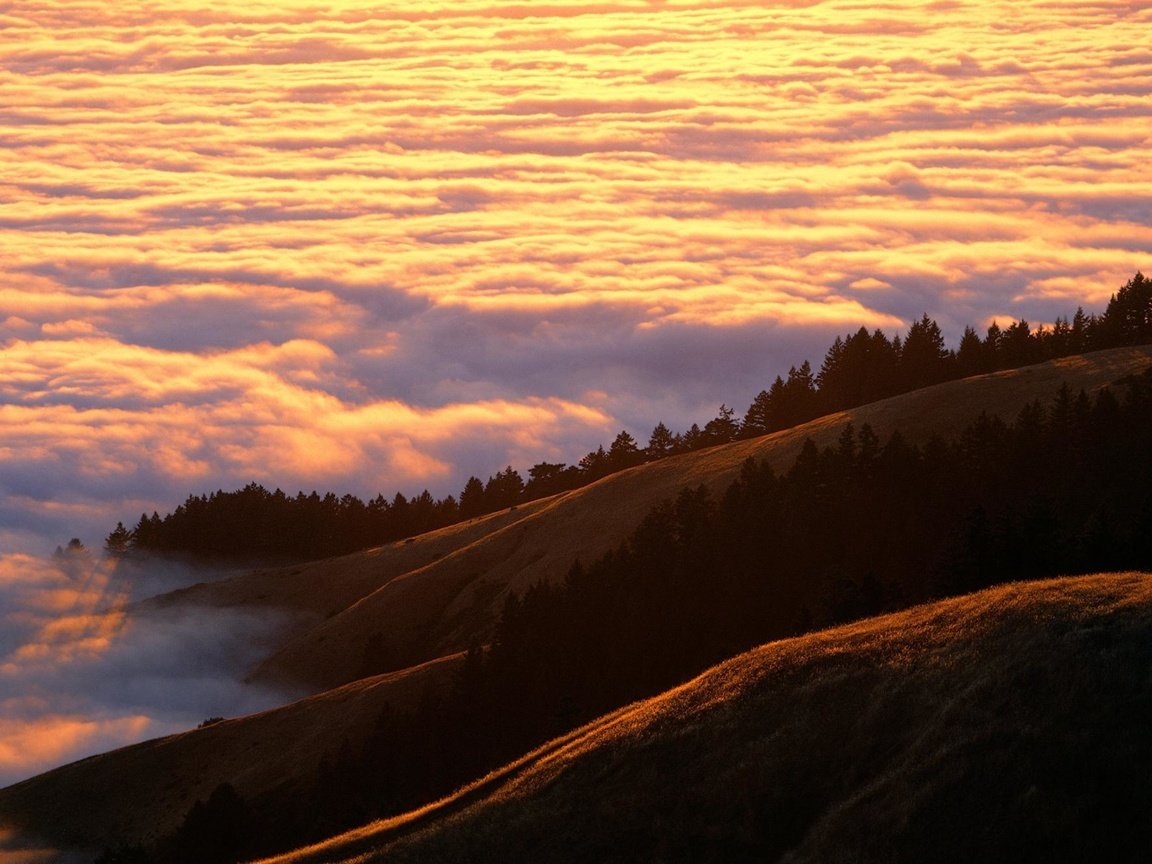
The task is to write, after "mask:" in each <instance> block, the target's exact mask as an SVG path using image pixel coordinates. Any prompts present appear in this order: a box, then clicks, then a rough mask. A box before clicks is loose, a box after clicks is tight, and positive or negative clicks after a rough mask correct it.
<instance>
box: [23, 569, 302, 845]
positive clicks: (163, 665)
mask: <svg viewBox="0 0 1152 864" xmlns="http://www.w3.org/2000/svg"><path fill="white" fill-rule="evenodd" d="M226 575H227V574H226V573H224V572H221V571H206V570H198V569H194V568H191V567H187V566H183V565H177V564H171V563H161V562H156V561H149V562H126V561H121V560H117V559H112V558H107V557H104V556H103V555H100V554H95V553H92V552H89V551H88V550H86V549H80V548H71V549H66V550H63V551H62V553H61V554H58V555H55V556H46V557H38V556H33V555H26V554H8V555H3V556H0V786H5V785H8V784H11V783H15V782H17V781H19V780H22V779H24V778H26V777H29V776H32V775H35V774H38V773H40V772H43V771H45V770H48V769H50V768H53V767H55V766H58V765H61V764H64V763H67V762H71V761H74V760H76V759H80V758H83V757H85V756H88V755H91V754H94V753H99V752H103V751H106V750H109V749H112V748H115V747H119V746H122V745H125V744H129V743H132V742H136V741H141V740H145V739H148V738H154V737H158V736H162V735H166V734H170V733H173V732H178V731H182V730H186V729H189V728H192V727H195V726H196V725H197V724H199V723H200V722H202V721H203V720H205V719H207V718H209V717H217V716H224V717H233V716H237V715H241V714H247V713H252V712H255V711H260V710H264V709H266V708H270V707H273V706H275V705H277V704H282V703H283V702H284V701H287V700H288V699H290V698H291V697H292V695H293V694H290V693H285V692H277V691H275V690H272V689H269V688H267V687H264V686H255V685H250V684H246V683H244V681H243V678H244V675H245V673H246V671H247V670H248V669H249V668H250V667H251V666H252V664H253V663H254V662H255V661H256V660H257V659H259V658H260V657H261V656H262V652H264V651H265V650H266V648H267V646H268V644H269V641H270V640H271V638H272V637H273V636H274V634H275V633H276V632H277V631H278V629H279V628H280V627H282V626H283V625H284V623H285V618H284V617H282V616H278V615H277V614H275V613H269V612H267V611H264V610H261V611H260V612H258V613H257V612H250V611H238V610H229V609H212V608H204V607H193V606H187V605H177V606H166V607H164V608H160V607H157V606H153V605H148V606H144V607H142V606H140V605H138V604H139V603H140V601H142V600H145V599H147V598H149V597H155V596H157V595H158V594H162V593H165V592H167V591H171V590H173V589H175V588H178V587H181V586H184V585H188V584H192V583H194V582H199V581H205V580H206V579H217V578H223V577H225V576H226ZM6 860H7V859H6Z"/></svg>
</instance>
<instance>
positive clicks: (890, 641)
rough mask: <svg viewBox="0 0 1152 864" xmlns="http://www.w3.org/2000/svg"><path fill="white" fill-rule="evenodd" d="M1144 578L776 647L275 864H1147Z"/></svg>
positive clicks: (1150, 628)
mask: <svg viewBox="0 0 1152 864" xmlns="http://www.w3.org/2000/svg"><path fill="white" fill-rule="evenodd" d="M1150 664H1152V575H1150V574H1140V573H1122V574H1110V575H1099V576H1089V577H1077V578H1067V579H1055V580H1048V581H1043V582H1031V583H1018V584H1011V585H1007V586H1001V587H998V588H993V589H988V590H985V591H982V592H979V593H977V594H974V595H969V596H966V597H961V598H956V599H952V600H946V601H942V602H938V603H933V604H930V605H926V606H921V607H917V608H913V609H910V610H907V611H905V612H900V613H896V614H892V615H888V616H884V617H881V618H875V619H869V620H865V621H861V622H859V623H856V624H852V625H848V626H844V627H839V628H835V629H832V630H828V631H824V632H819V633H814V634H810V635H808V636H802V637H797V638H794V639H788V640H784V641H782V642H776V643H771V644H768V645H765V646H763V647H761V648H758V649H755V650H753V651H750V652H748V653H747V654H744V655H741V656H739V657H736V658H734V659H732V660H730V661H728V662H726V663H723V664H721V665H719V666H717V667H716V668H714V669H712V670H709V671H708V672H706V673H705V674H703V675H701V676H700V677H698V678H696V679H695V680H693V681H690V682H688V683H687V684H685V685H683V686H681V687H678V688H676V689H674V690H672V691H669V692H668V693H665V694H663V695H661V696H658V697H656V698H654V699H650V700H646V701H644V702H640V703H637V704H635V705H632V706H629V707H627V708H624V709H622V710H620V711H617V712H614V713H613V714H610V715H608V716H606V717H603V718H601V719H600V720H597V721H595V722H593V723H591V724H589V725H588V726H586V727H584V728H583V729H580V730H578V731H576V732H574V733H572V734H570V735H567V736H564V737H563V738H561V739H559V740H557V741H555V742H551V743H550V744H548V745H546V746H544V747H542V748H540V749H539V750H537V751H536V752H534V753H532V754H529V755H528V756H527V757H525V758H524V759H522V760H519V761H518V762H517V763H515V764H514V765H512V766H510V767H509V768H507V769H505V770H503V771H500V772H495V773H494V774H493V775H491V776H490V777H489V778H486V779H484V780H482V781H479V782H478V783H477V784H475V785H474V786H472V787H469V788H466V789H465V790H463V791H462V792H460V793H458V794H457V795H456V796H453V797H451V798H448V799H445V800H444V801H442V802H440V803H438V804H436V805H433V806H432V807H429V808H425V810H423V811H417V812H415V813H413V814H408V815H405V816H402V817H399V818H396V819H392V820H387V821H384V822H381V823H376V824H374V825H371V826H367V827H365V828H363V829H361V830H359V831H354V832H350V833H349V834H346V835H343V836H342V837H338V838H335V839H333V840H332V841H330V842H328V843H326V844H322V845H321V846H318V847H314V848H312V849H308V850H301V851H300V852H297V853H293V854H289V855H285V856H282V857H277V858H274V859H268V861H269V862H273V861H274V862H276V864H318V862H346V864H352V862H356V864H368V862H385V861H387V862H406V861H413V862H415V861H437V862H465V861H469V862H472V861H491V862H513V861H546V862H584V861H604V862H606V861H639V860H660V861H685V862H687V861H692V862H697V861H716V862H721V861H743V860H776V859H779V860H783V861H788V862H808V861H811V862H839V861H844V862H847V861H907V862H919V861H929V860H931V861H991V860H1003V861H1009V860H1010V861H1033V860H1035V861H1087V860H1097V861H1104V860H1107V861H1137V860H1147V858H1148V856H1149V855H1150V854H1152V822H1149V820H1148V819H1147V813H1148V807H1149V806H1150V805H1152V784H1150V783H1148V780H1147V778H1148V776H1149V772H1150V771H1152V739H1149V736H1148V734H1147V730H1148V728H1149V723H1150V722H1152V678H1150V677H1149V676H1148V668H1149V666H1150Z"/></svg>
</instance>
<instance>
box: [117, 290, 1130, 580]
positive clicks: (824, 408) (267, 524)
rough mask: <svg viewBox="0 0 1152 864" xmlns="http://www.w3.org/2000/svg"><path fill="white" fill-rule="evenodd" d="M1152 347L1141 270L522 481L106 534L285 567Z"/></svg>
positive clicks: (880, 340) (246, 512)
mask: <svg viewBox="0 0 1152 864" xmlns="http://www.w3.org/2000/svg"><path fill="white" fill-rule="evenodd" d="M1147 342H1152V279H1148V278H1146V277H1145V276H1144V275H1143V274H1142V273H1140V272H1137V273H1136V274H1135V275H1134V276H1133V277H1132V278H1131V279H1130V280H1129V281H1128V282H1127V283H1125V284H1124V285H1123V286H1121V287H1120V289H1119V290H1118V291H1117V292H1116V293H1115V294H1114V295H1112V297H1111V299H1110V301H1109V302H1108V304H1107V307H1106V309H1105V310H1104V312H1103V313H1101V314H1099V315H1097V314H1091V315H1086V314H1085V313H1084V311H1083V309H1082V308H1080V309H1077V310H1076V312H1075V314H1074V315H1072V316H1071V318H1068V317H1061V318H1058V319H1057V320H1056V322H1055V323H1054V324H1053V325H1052V326H1051V327H1046V326H1040V327H1037V328H1035V329H1033V328H1032V327H1031V326H1030V325H1029V324H1028V322H1027V321H1024V320H1020V321H1016V322H1014V323H1013V324H1011V325H1010V326H1008V327H1007V328H1005V329H1001V328H1000V327H999V326H998V325H997V324H995V323H993V324H992V325H991V326H990V327H988V329H987V331H986V332H985V334H984V335H983V337H981V336H980V334H979V333H977V331H976V330H975V329H974V328H972V327H968V328H966V330H965V332H964V335H963V337H962V338H961V340H960V343H959V345H958V346H957V348H956V349H955V350H951V349H949V348H947V347H946V345H945V343H944V338H943V336H942V334H941V331H940V327H939V326H938V325H937V323H936V322H935V321H933V320H932V319H930V318H929V317H928V316H927V315H924V316H923V317H922V318H921V319H920V320H918V321H916V322H914V323H913V324H912V325H911V326H910V327H909V329H908V331H907V333H905V334H904V336H903V337H901V336H899V335H897V336H893V337H892V338H889V337H888V336H887V335H885V334H884V333H883V332H882V331H881V330H875V331H872V332H869V331H868V330H867V329H866V328H863V327H861V328H860V329H859V330H857V331H856V332H855V333H849V334H847V335H846V336H844V337H837V338H836V339H835V341H834V342H833V343H832V345H831V346H830V347H829V348H828V350H827V352H826V354H825V356H824V359H823V362H822V363H821V365H820V368H819V370H817V371H815V372H814V371H813V369H812V366H811V364H810V363H809V362H808V361H804V362H803V363H801V364H800V365H799V366H793V367H792V368H791V369H790V370H789V372H788V375H787V376H786V377H784V376H777V378H776V379H775V381H774V382H773V383H772V384H771V386H770V387H768V388H767V389H765V390H762V391H761V392H760V393H759V394H758V395H757V396H756V397H755V398H754V399H753V401H752V403H751V404H750V405H749V406H748V409H747V410H746V411H745V412H744V414H743V416H742V417H739V418H738V417H737V416H736V412H735V411H734V410H733V409H731V408H729V407H728V406H727V405H721V406H720V409H719V411H718V413H717V415H716V416H715V417H714V418H712V419H710V420H708V421H706V422H705V423H704V424H703V425H702V426H701V425H700V424H697V423H694V424H692V426H691V427H690V428H689V429H687V430H686V431H683V432H673V431H672V430H670V429H669V428H668V427H667V426H665V425H664V423H662V422H661V423H658V424H657V425H656V427H655V428H654V429H653V430H652V432H651V434H650V436H649V438H648V443H647V445H646V446H644V447H641V446H640V443H639V442H638V441H637V439H636V438H635V437H633V436H632V435H631V434H630V433H629V432H627V431H621V432H620V433H619V434H618V435H617V436H616V438H615V439H614V440H613V441H612V443H611V444H610V445H609V446H608V448H607V449H605V447H604V446H603V445H601V446H599V447H597V448H596V449H595V450H593V451H590V452H589V453H588V454H587V455H585V456H584V457H583V458H582V459H581V460H580V461H579V463H578V464H576V465H567V464H563V463H549V462H540V463H538V464H536V465H533V466H532V467H531V468H529V469H527V480H525V479H524V475H522V474H521V473H520V472H519V471H518V470H516V469H514V468H513V467H512V466H510V465H509V466H507V467H506V468H505V469H503V470H501V471H497V472H496V473H495V474H494V475H492V476H490V477H489V478H488V480H487V482H484V481H482V480H481V479H480V478H478V477H475V476H473V477H470V478H469V479H468V481H467V483H466V484H465V485H464V487H463V489H462V490H461V492H460V495H459V497H456V496H452V495H449V496H447V497H445V498H443V499H436V498H434V497H433V496H432V495H431V494H430V493H429V492H428V491H427V490H424V491H423V492H421V493H420V494H418V495H415V496H413V497H407V496H405V495H404V494H402V493H400V492H396V493H395V494H394V495H392V496H391V497H388V496H386V495H384V494H380V495H377V496H376V497H375V498H372V499H371V500H369V501H367V502H365V501H363V500H361V499H360V498H358V497H356V496H354V495H350V494H345V495H337V494H336V493H334V492H328V493H326V494H324V495H320V494H319V493H317V492H315V491H313V492H311V493H307V494H306V493H304V492H298V493H297V494H296V495H289V494H286V493H285V492H283V491H282V490H280V489H276V490H274V491H269V490H268V489H266V488H265V487H264V486H262V485H260V484H258V483H254V482H253V483H249V484H248V485H247V486H245V487H243V488H242V489H238V490H236V491H233V492H225V491H223V490H218V491H216V492H212V493H208V494H201V495H190V496H189V497H188V498H187V499H186V500H185V501H184V503H183V504H181V505H179V506H178V507H176V509H175V510H173V511H172V512H171V513H168V514H167V515H165V516H163V517H162V516H160V515H159V513H156V512H153V513H152V514H151V515H148V514H146V513H145V514H141V516H140V518H139V520H138V521H137V522H136V524H135V526H133V527H127V526H125V525H124V524H123V523H122V522H121V523H119V524H117V526H116V528H115V529H114V530H113V531H112V532H110V533H109V535H108V536H107V538H106V540H105V548H106V550H107V551H108V552H109V553H110V554H113V555H125V554H132V553H139V554H143V553H161V554H166V555H180V556H185V557H188V558H192V559H197V560H213V561H223V562H242V563H247V562H259V563H273V562H288V561H299V560H309V559H318V558H325V557H330V556H333V555H340V554H344V553H348V552H353V551H356V550H359V549H365V548H368V547H371V546H378V545H381V544H384V543H388V542H392V541H396V540H401V539H403V538H406V537H410V536H413V535H416V534H420V533H423V532H426V531H431V530H434V529H436V528H441V527H444V526H446V525H451V524H453V523H455V522H458V521H461V520H466V519H471V518H474V517H476V516H481V515H484V514H486V513H492V512H496V511H498V510H502V509H505V508H508V507H514V506H516V505H518V504H522V503H526V502H528V501H532V500H535V499H538V498H543V497H546V496H548V495H553V494H555V493H557V492H562V491H565V490H569V489H575V488H578V487H580V486H583V485H586V484H588V483H592V482H594V481H596V480H599V479H600V478H602V477H605V476H607V475H609V474H612V473H614V472H617V471H621V470H624V469H626V468H630V467H633V466H635V465H639V464H643V463H644V462H651V461H655V460H658V459H662V458H665V457H667V456H671V455H675V454H677V453H683V452H687V451H691V450H698V449H701V448H704V447H711V446H714V445H717V444H725V443H728V442H731V441H734V440H737V439H740V438H753V437H756V436H758V435H765V434H768V433H770V432H775V431H778V430H781V429H787V428H790V427H792V426H795V425H797V424H799V423H803V422H805V421H807V420H811V419H813V418H815V417H819V416H821V415H823V414H827V413H830V412H833V411H839V410H842V409H845V408H853V407H855V406H857V405H862V404H865V403H868V402H872V401H875V400H877V399H883V398H886V397H888V396H895V395H897V394H900V393H905V392H909V391H911V390H916V389H918V388H921V387H925V386H929V385H932V384H937V383H940V382H943V381H948V380H954V379H957V378H963V377H967V376H969V375H975V374H980V373H984V372H992V371H997V370H1001V369H1013V368H1018V367H1020V366H1025V365H1028V364H1031V363H1038V362H1042V361H1044V360H1050V359H1053V358H1057V357H1066V356H1071V355H1075V354H1081V353H1085V352H1088V351H1095V350H1100V349H1104V348H1113V347H1117V346H1120V345H1137V344H1143V343H1147Z"/></svg>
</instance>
